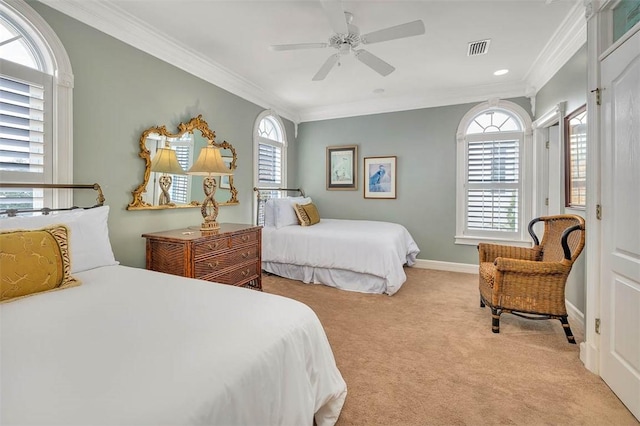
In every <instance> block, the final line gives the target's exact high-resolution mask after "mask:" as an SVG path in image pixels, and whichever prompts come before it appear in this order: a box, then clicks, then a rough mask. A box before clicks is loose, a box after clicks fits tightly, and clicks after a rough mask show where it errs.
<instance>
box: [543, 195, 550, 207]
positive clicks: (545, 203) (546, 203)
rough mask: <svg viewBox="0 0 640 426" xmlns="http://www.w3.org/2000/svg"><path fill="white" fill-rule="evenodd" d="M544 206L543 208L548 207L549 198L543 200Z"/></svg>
mask: <svg viewBox="0 0 640 426" xmlns="http://www.w3.org/2000/svg"><path fill="white" fill-rule="evenodd" d="M544 205H545V206H548V205H549V197H547V198H545V199H544Z"/></svg>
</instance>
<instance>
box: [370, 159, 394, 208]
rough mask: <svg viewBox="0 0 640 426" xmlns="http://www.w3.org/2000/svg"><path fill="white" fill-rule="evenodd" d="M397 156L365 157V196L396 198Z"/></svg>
mask: <svg viewBox="0 0 640 426" xmlns="http://www.w3.org/2000/svg"><path fill="white" fill-rule="evenodd" d="M397 173H398V168H397V157H396V156H386V157H365V158H364V183H363V186H364V198H387V199H389V198H391V199H395V198H396V187H397V179H396V177H397Z"/></svg>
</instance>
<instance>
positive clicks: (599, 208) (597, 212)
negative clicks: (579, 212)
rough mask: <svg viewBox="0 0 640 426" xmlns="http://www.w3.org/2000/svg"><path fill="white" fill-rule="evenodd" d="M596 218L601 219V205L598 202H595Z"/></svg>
mask: <svg viewBox="0 0 640 426" xmlns="http://www.w3.org/2000/svg"><path fill="white" fill-rule="evenodd" d="M596 219H598V220H602V206H601V205H600V204H596Z"/></svg>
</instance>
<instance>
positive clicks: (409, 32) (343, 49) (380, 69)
mask: <svg viewBox="0 0 640 426" xmlns="http://www.w3.org/2000/svg"><path fill="white" fill-rule="evenodd" d="M321 3H322V7H323V9H324V11H325V13H326V15H327V18H328V19H329V23H330V24H331V27H332V29H333V31H334V33H335V34H334V35H333V36H332V37H331V38H329V42H328V43H298V44H275V45H271V47H270V48H271V50H276V51H280V50H297V49H316V48H325V47H331V48H334V49H336V50H337V51H338V52H337V53H334V54H333V55H331V56H329V58H328V59H327V60H326V61H325V63H324V64H323V65H322V66H321V67H320V70H318V72H317V73H316V75H314V76H313V79H312V80H314V81H319V80H324V79H325V77H326V76H327V75H328V74H329V71H331V69H332V68H333V67H334V66H335V65H336V63H338V61H339V60H340V56H342V55H347V54H349V53H353V54H354V56H355V57H356V59H357V60H359V61H360V62H362V63H363V64H365V65H367V66H368V67H370V68H371V69H373V70H374V71H375V72H377V73H378V74H380V75H382V76H387V75H389V74H391V73H392V72H393V71H394V70H395V68H394V67H393V66H391V65H390V64H388V63H387V62H385V61H383V60H382V59H380V58H379V57H377V56H376V55H374V54H372V53H370V52H368V51H366V50H364V49H357V47H358V46H360V45H361V44H362V45H366V44H373V43H380V42H382V41H389V40H395V39H399V38H405V37H412V36H416V35H421V34H424V31H425V30H424V23H423V22H422V21H421V20H417V21H412V22H407V23H406V24H400V25H396V26H393V27H389V28H384V29H381V30H378V31H373V32H371V33H368V34H364V35H360V30H359V29H358V27H356V26H355V25H353V24H352V23H351V22H352V21H353V15H352V14H351V13H349V12H345V11H344V10H343V8H342V4H341V3H340V2H339V1H335V0H333V1H331V0H324V1H321Z"/></svg>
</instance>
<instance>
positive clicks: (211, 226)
mask: <svg viewBox="0 0 640 426" xmlns="http://www.w3.org/2000/svg"><path fill="white" fill-rule="evenodd" d="M207 219H209V218H208V217H206V218H205V219H204V222H202V225H200V230H201V231H217V230H218V229H220V225H219V224H218V222H217V221H216V220H207Z"/></svg>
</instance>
